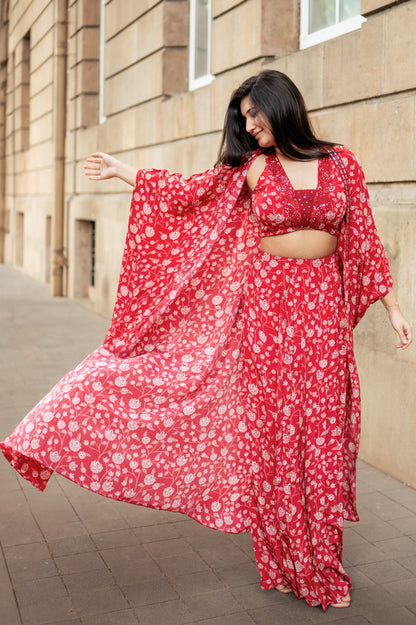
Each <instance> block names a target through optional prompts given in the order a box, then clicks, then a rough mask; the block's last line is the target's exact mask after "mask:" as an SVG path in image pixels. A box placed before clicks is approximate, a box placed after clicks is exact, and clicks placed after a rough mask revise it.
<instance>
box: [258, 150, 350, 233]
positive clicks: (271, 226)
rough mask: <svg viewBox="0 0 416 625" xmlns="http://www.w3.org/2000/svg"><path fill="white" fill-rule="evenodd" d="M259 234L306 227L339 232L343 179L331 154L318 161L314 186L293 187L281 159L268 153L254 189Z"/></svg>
mask: <svg viewBox="0 0 416 625" xmlns="http://www.w3.org/2000/svg"><path fill="white" fill-rule="evenodd" d="M252 206H253V212H254V214H255V215H256V218H257V220H258V223H259V234H260V236H273V235H276V234H286V233H288V232H294V231H296V230H301V229H304V228H309V229H313V230H322V231H324V232H328V233H329V234H332V235H334V236H339V234H340V230H341V225H342V220H343V217H344V214H345V194H344V182H343V180H342V178H339V177H338V176H336V177H334V162H333V160H332V158H322V159H320V160H319V161H318V184H317V187H316V188H315V189H303V190H297V189H294V188H293V186H292V184H291V182H290V180H289V178H288V177H287V175H286V172H285V170H284V168H283V167H282V165H281V163H280V161H279V159H278V158H277V157H276V156H275V155H274V154H266V166H265V168H264V171H263V172H262V174H261V176H260V178H259V180H258V182H257V184H256V187H255V189H254V190H253V193H252Z"/></svg>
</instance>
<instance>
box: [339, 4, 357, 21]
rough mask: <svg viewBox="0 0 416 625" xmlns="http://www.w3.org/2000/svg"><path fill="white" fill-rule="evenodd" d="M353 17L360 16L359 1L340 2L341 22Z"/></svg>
mask: <svg viewBox="0 0 416 625" xmlns="http://www.w3.org/2000/svg"><path fill="white" fill-rule="evenodd" d="M355 15H360V0H341V7H340V17H341V20H348V19H349V18H350V17H354V16H355Z"/></svg>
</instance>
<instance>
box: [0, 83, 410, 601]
mask: <svg viewBox="0 0 416 625" xmlns="http://www.w3.org/2000/svg"><path fill="white" fill-rule="evenodd" d="M86 175H87V176H88V177H89V178H90V179H91V180H104V179H107V178H111V177H114V176H116V177H119V178H121V179H122V180H125V181H126V182H128V183H129V184H131V185H132V186H134V187H135V188H134V191H133V198H132V210H131V216H130V221H129V227H128V235H127V240H126V247H125V252H124V258H123V266H122V272H121V277H120V284H119V289H118V296H117V302H116V306H115V310H114V315H113V319H112V324H111V327H110V329H109V332H108V334H107V337H106V339H105V342H104V345H103V346H101V347H100V348H98V349H97V350H96V351H95V352H93V353H92V354H91V355H90V356H88V357H87V358H86V359H85V360H84V361H83V362H82V363H81V364H80V365H79V366H78V367H77V369H75V371H73V372H70V373H69V374H67V375H66V376H65V377H64V378H63V379H62V380H61V381H60V382H59V383H58V384H57V385H56V387H54V389H52V391H51V392H50V393H49V394H48V395H47V396H46V397H45V398H44V399H43V400H41V402H40V403H39V404H38V405H37V406H36V407H35V408H34V409H33V410H32V411H31V412H30V413H29V415H27V417H26V418H25V419H24V421H23V422H22V423H21V424H20V425H19V426H18V428H17V429H16V430H15V432H14V433H13V434H12V435H11V436H10V437H9V438H8V439H7V440H6V441H3V442H2V443H1V447H2V450H3V453H4V454H5V456H6V458H7V459H8V460H9V461H10V462H11V464H12V465H13V466H14V467H15V468H16V469H17V470H19V471H20V472H21V474H22V475H24V477H26V478H27V479H29V480H30V481H31V482H32V483H33V484H34V485H35V486H37V487H38V488H40V489H43V488H45V486H46V483H47V481H48V479H49V477H50V475H51V472H52V471H53V470H56V471H58V472H59V473H61V474H62V475H64V476H66V477H68V478H69V479H72V480H74V481H76V482H78V483H79V484H81V485H82V486H84V487H86V488H89V489H91V490H93V491H95V492H99V493H101V494H103V495H106V496H109V497H112V498H115V499H122V500H125V501H130V502H132V503H137V504H141V505H147V506H150V507H155V508H161V509H169V510H173V511H180V512H185V513H186V514H188V515H189V516H191V517H192V518H194V519H196V520H198V521H199V522H200V523H203V524H205V525H207V526H209V527H214V528H216V529H220V530H222V531H228V532H243V531H251V532H252V535H253V542H254V548H255V554H256V559H257V563H258V567H259V571H260V574H261V584H262V587H263V588H277V589H278V590H280V591H281V592H290V591H293V592H294V593H295V594H296V596H298V597H304V598H305V599H306V600H307V602H308V603H309V604H310V605H319V604H320V605H322V607H323V609H326V608H327V606H328V605H329V604H331V605H333V606H335V607H347V606H348V605H349V601H350V597H349V589H350V587H351V583H350V580H349V579H348V576H347V575H346V573H345V571H344V569H343V567H342V563H341V556H342V526H343V519H344V517H345V518H349V519H355V520H357V515H356V511H355V460H356V454H357V445H358V434H359V387H358V378H357V374H356V369H355V364H354V359H353V352H352V328H353V326H354V325H355V324H356V323H357V322H358V320H359V318H360V317H361V316H362V314H364V312H365V309H366V308H367V306H368V305H369V304H370V303H371V302H372V301H375V300H376V299H379V298H381V299H382V301H383V304H384V305H385V306H386V308H387V310H388V314H389V318H390V321H391V323H392V325H393V327H394V329H395V330H396V331H397V333H398V335H399V342H398V344H397V347H398V348H400V349H404V348H406V347H407V346H408V345H409V344H410V342H411V328H410V326H409V324H408V323H407V321H406V320H405V319H404V318H403V316H402V314H401V312H400V309H399V306H398V304H397V301H396V297H395V294H394V292H393V291H392V289H391V286H392V281H391V277H390V273H389V269H388V264H387V260H386V257H385V254H384V250H383V248H382V246H381V243H380V241H379V239H378V236H377V233H376V230H375V226H374V222H373V221H372V217H371V211H370V209H369V206H368V196H367V194H366V190H365V185H364V180H363V177H362V173H361V170H360V168H359V166H358V164H357V162H356V160H355V158H354V156H353V155H352V154H351V153H350V152H349V151H348V150H345V149H344V148H342V147H341V146H335V145H333V144H329V143H326V142H322V141H319V140H318V139H316V137H315V136H314V134H313V132H312V130H311V128H310V124H309V121H308V117H307V113H306V109H305V106H304V103H303V99H302V97H301V95H300V93H299V91H298V90H297V88H296V87H295V85H293V83H292V82H291V81H290V79H289V78H288V77H287V76H285V75H284V74H281V73H279V72H275V71H266V72H262V73H260V74H259V75H258V76H254V77H252V78H250V79H248V80H247V81H245V82H244V83H243V84H242V85H241V87H240V88H239V89H237V90H236V91H235V92H234V94H233V95H232V98H231V102H230V105H229V108H228V111H227V116H226V121H225V127H224V136H223V142H222V146H221V151H220V158H219V163H218V164H217V166H216V167H215V168H213V169H211V170H208V171H207V172H204V173H203V174H198V175H195V176H192V177H191V178H190V179H188V180H185V179H184V178H183V177H182V176H180V175H177V174H169V173H168V172H166V171H161V170H143V171H139V172H138V173H137V175H136V172H135V170H134V169H133V168H131V167H129V166H127V165H125V164H123V163H121V162H119V161H117V160H116V159H114V158H112V157H110V156H108V155H106V154H103V153H96V154H94V155H92V156H91V157H90V158H88V159H87V164H86Z"/></svg>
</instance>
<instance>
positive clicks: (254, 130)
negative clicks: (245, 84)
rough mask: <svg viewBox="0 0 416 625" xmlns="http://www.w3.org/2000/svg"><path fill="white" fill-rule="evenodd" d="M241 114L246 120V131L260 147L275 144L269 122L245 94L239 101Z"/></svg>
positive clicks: (268, 146)
mask: <svg viewBox="0 0 416 625" xmlns="http://www.w3.org/2000/svg"><path fill="white" fill-rule="evenodd" d="M240 110H241V115H242V116H243V117H244V119H245V120H246V131H247V132H248V133H249V134H250V135H252V136H253V137H254V138H255V139H256V141H257V142H258V144H259V146H260V147H261V148H270V147H272V146H275V145H276V141H275V140H274V137H273V134H272V131H271V128H270V124H269V121H268V119H267V118H266V116H265V115H264V113H262V112H261V111H260V110H259V109H258V108H257V107H256V106H254V104H253V103H252V102H251V100H250V96H246V97H245V98H243V99H242V100H241V103H240Z"/></svg>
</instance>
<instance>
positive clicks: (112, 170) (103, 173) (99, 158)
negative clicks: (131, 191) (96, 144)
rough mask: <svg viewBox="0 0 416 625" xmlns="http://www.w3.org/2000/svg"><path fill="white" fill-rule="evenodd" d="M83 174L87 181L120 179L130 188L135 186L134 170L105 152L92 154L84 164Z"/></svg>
mask: <svg viewBox="0 0 416 625" xmlns="http://www.w3.org/2000/svg"><path fill="white" fill-rule="evenodd" d="M84 173H85V175H86V176H87V178H88V179H89V180H109V179H110V178H120V180H124V182H127V183H128V184H130V185H131V186H132V187H134V185H135V184H136V170H135V169H133V167H131V166H130V165H126V164H125V163H122V162H121V161H119V160H118V159H116V158H114V156H110V154H106V153H105V152H94V154H91V156H89V157H88V158H87V160H86V162H85V165H84Z"/></svg>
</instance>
